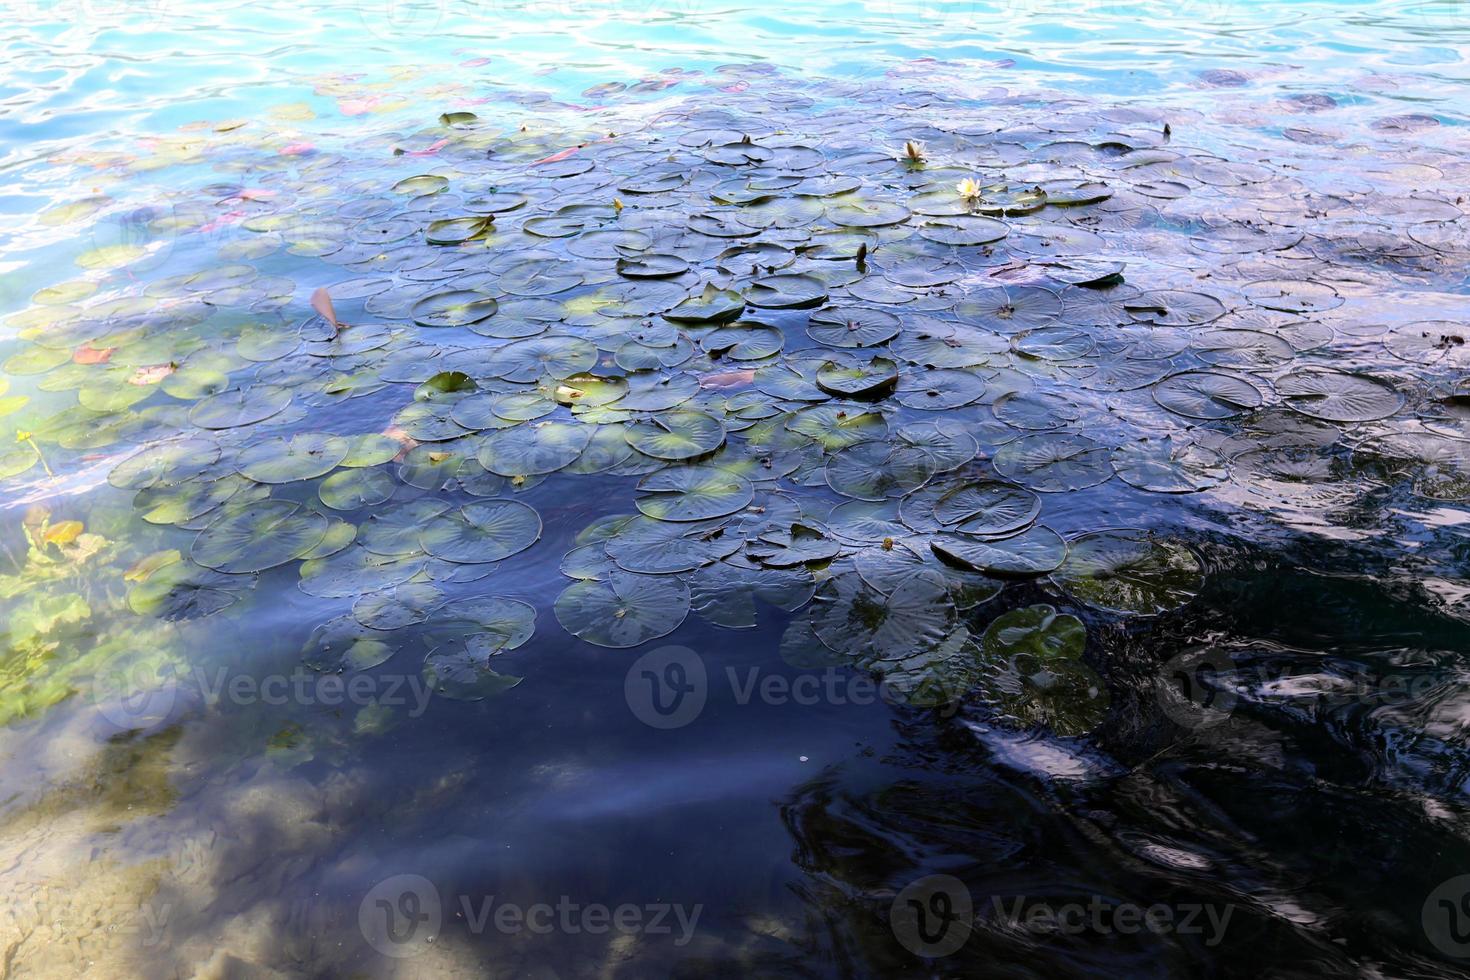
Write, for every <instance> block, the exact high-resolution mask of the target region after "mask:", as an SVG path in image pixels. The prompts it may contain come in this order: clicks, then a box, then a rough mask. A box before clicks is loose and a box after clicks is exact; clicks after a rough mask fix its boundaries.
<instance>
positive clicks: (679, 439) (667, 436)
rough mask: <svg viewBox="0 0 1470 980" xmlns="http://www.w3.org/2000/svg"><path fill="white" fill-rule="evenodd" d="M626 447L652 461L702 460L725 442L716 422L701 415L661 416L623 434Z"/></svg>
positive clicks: (631, 427)
mask: <svg viewBox="0 0 1470 980" xmlns="http://www.w3.org/2000/svg"><path fill="white" fill-rule="evenodd" d="M625 437H626V438H627V440H628V445H630V446H632V447H633V448H634V449H636V450H638V451H639V452H640V453H643V454H644V455H645V456H652V457H654V458H655V459H667V460H676V461H677V460H686V459H694V458H696V457H699V456H705V455H708V454H709V453H712V452H714V451H715V450H716V449H719V448H720V446H722V445H723V444H724V442H725V427H724V425H723V424H721V423H720V420H719V419H716V418H714V417H713V416H711V415H705V414H704V413H702V412H665V413H663V414H662V415H659V416H656V417H654V418H652V419H650V420H649V421H647V422H639V423H637V424H635V425H630V426H628V428H627V429H626V430H625Z"/></svg>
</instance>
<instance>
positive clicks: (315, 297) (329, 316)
mask: <svg viewBox="0 0 1470 980" xmlns="http://www.w3.org/2000/svg"><path fill="white" fill-rule="evenodd" d="M311 308H312V309H313V310H316V311H317V313H318V314H320V315H321V318H322V319H323V320H326V321H327V322H328V323H330V324H331V325H332V329H333V330H341V329H342V328H343V327H345V326H347V324H345V323H340V322H338V320H337V308H336V307H334V306H333V305H332V294H331V293H329V292H327V287H326V286H318V287H317V289H316V292H314V293H312V294H311Z"/></svg>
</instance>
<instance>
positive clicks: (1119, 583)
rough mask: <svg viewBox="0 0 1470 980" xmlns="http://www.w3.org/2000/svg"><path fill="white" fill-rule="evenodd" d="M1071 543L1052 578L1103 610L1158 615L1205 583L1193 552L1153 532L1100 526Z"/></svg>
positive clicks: (1180, 601) (1179, 602) (1172, 607)
mask: <svg viewBox="0 0 1470 980" xmlns="http://www.w3.org/2000/svg"><path fill="white" fill-rule="evenodd" d="M1068 544H1069V547H1068V553H1067V560H1066V561H1065V562H1063V563H1062V565H1061V567H1059V568H1058V569H1057V570H1056V571H1055V572H1053V573H1052V581H1054V582H1055V583H1056V584H1057V585H1058V586H1060V587H1061V588H1062V589H1063V590H1065V591H1066V592H1067V594H1068V595H1071V596H1073V597H1075V598H1076V599H1078V600H1080V601H1082V602H1085V603H1087V604H1088V605H1089V606H1094V607H1096V608H1098V609H1105V610H1108V611H1111V612H1121V613H1136V614H1139V615H1143V616H1153V615H1157V614H1159V613H1162V612H1168V611H1170V610H1172V609H1177V608H1179V607H1180V606H1182V605H1184V604H1185V603H1187V602H1189V601H1190V600H1191V599H1193V598H1194V597H1195V596H1196V595H1198V594H1199V591H1200V589H1201V588H1203V586H1204V566H1203V564H1202V563H1201V562H1200V560H1199V558H1198V557H1197V556H1196V555H1195V553H1194V552H1193V551H1191V550H1190V549H1189V548H1188V547H1187V546H1186V545H1183V544H1180V543H1179V542H1177V541H1173V540H1171V539H1169V538H1165V537H1159V536H1156V535H1154V534H1152V533H1150V532H1148V531H1141V530H1112V531H1094V532H1092V533H1090V534H1084V535H1082V536H1080V537H1076V538H1073V539H1072V540H1071V541H1070V542H1069V543H1068Z"/></svg>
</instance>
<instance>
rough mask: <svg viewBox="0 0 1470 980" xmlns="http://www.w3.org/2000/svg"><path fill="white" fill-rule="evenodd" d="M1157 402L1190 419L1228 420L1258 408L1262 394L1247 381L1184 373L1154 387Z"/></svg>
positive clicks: (1212, 373) (1222, 376)
mask: <svg viewBox="0 0 1470 980" xmlns="http://www.w3.org/2000/svg"><path fill="white" fill-rule="evenodd" d="M1154 401H1156V402H1158V403H1159V404H1160V405H1162V406H1163V407H1164V408H1167V409H1168V410H1169V411H1171V412H1173V413H1175V414H1176V415H1183V416H1184V417H1185V418H1191V419H1228V418H1233V417H1234V416H1236V415H1240V414H1242V413H1244V412H1248V411H1250V410H1252V409H1255V408H1259V407H1260V406H1261V403H1262V402H1263V401H1264V399H1263V398H1262V396H1261V391H1260V389H1259V388H1257V387H1256V386H1255V385H1253V384H1251V383H1250V382H1249V381H1247V380H1245V379H1244V378H1240V377H1236V376H1235V375H1233V374H1219V373H1217V372H1214V371H1181V372H1180V373H1178V374H1173V375H1170V376H1169V377H1167V378H1165V379H1164V380H1162V381H1160V382H1159V383H1158V384H1156V385H1154Z"/></svg>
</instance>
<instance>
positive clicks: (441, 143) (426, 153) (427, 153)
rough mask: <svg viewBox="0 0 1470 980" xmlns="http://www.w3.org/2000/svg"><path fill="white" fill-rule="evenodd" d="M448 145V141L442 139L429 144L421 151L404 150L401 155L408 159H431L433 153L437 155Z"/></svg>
mask: <svg viewBox="0 0 1470 980" xmlns="http://www.w3.org/2000/svg"><path fill="white" fill-rule="evenodd" d="M448 145H449V140H448V139H442V140H438V141H437V142H434V143H430V144H429V145H428V146H427V147H426V148H424V149H422V150H404V151H403V155H404V156H410V157H431V156H433V155H434V154H435V153H438V152H439V151H440V150H442V149H444V148H445V147H446V146H448Z"/></svg>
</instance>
